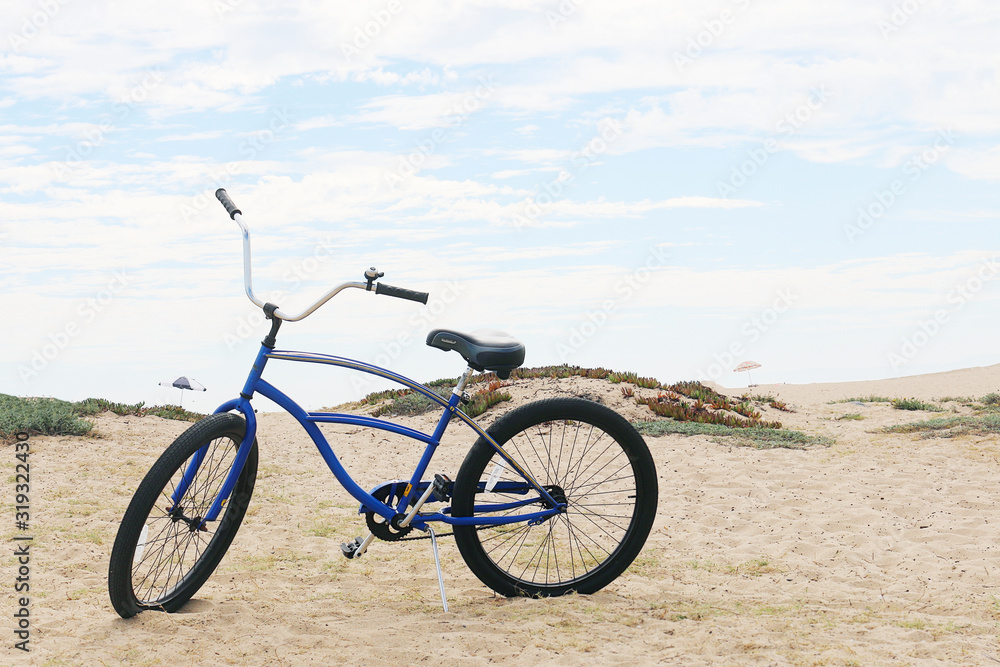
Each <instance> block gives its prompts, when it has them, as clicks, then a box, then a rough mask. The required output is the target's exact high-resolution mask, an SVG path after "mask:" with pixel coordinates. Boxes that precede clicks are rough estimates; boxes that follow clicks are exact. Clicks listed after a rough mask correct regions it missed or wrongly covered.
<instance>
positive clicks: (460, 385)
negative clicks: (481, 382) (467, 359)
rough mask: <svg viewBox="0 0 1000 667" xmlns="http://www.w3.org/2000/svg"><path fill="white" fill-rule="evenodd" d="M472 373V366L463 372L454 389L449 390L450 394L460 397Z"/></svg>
mask: <svg viewBox="0 0 1000 667" xmlns="http://www.w3.org/2000/svg"><path fill="white" fill-rule="evenodd" d="M472 371H473V368H472V366H469V367H468V368H466V369H465V372H464V373H462V375H461V377H459V378H458V384H456V385H455V388H454V389H452V390H451V393H453V394H455V395H456V396H458V397H459V398H461V397H462V392H464V391H465V385H466V384H467V383H468V382H469V378H470V377H472Z"/></svg>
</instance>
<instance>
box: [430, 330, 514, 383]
mask: <svg viewBox="0 0 1000 667" xmlns="http://www.w3.org/2000/svg"><path fill="white" fill-rule="evenodd" d="M427 344H428V345H430V346H431V347H436V348H438V349H439V350H445V351H448V350H455V351H456V352H458V353H459V354H460V355H462V358H463V359H465V360H466V361H467V362H468V363H469V365H470V366H472V367H473V368H474V369H476V370H477V371H479V372H483V371H492V372H494V373H496V374H497V377H499V378H500V379H501V380H506V379H507V378H509V377H510V372H511V371H512V370H514V369H515V368H517V367H519V366H520V365H521V364H523V363H524V343H522V342H521V341H519V340H517V339H516V338H514V337H513V336H511V335H509V334H507V333H505V332H503V331H496V330H494V329H476V330H475V331H473V332H471V333H466V332H464V331H455V330H454V329H435V330H434V331H431V332H430V333H429V334H427Z"/></svg>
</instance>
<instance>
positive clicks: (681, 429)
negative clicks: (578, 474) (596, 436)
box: [632, 420, 833, 449]
mask: <svg viewBox="0 0 1000 667" xmlns="http://www.w3.org/2000/svg"><path fill="white" fill-rule="evenodd" d="M632 425H633V426H635V428H636V429H637V430H638V431H639V432H640V433H645V434H646V435H668V434H676V435H685V436H691V435H710V436H715V437H713V441H715V442H721V443H724V444H725V443H730V444H736V445H740V446H747V447H756V448H758V449H772V448H775V447H783V448H786V449H805V448H806V447H810V446H823V447H826V446H829V445H832V444H833V440H832V439H831V438H827V437H825V436H815V435H807V434H805V433H802V432H801V431H791V430H787V429H775V428H760V427H751V428H731V427H728V426H724V425H722V424H705V423H698V422H678V421H670V420H663V421H639V422H632ZM721 438H725V440H722V439H721Z"/></svg>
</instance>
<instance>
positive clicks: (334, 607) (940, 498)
mask: <svg viewBox="0 0 1000 667" xmlns="http://www.w3.org/2000/svg"><path fill="white" fill-rule="evenodd" d="M997 390H1000V367H989V368H978V369H967V370H962V371H955V372H952V373H943V374H936V375H927V376H921V377H913V378H901V379H898V380H888V381H880V382H866V383H848V384H820V385H799V386H795V385H775V386H763V387H756V388H754V389H753V393H771V394H773V395H777V396H779V397H781V398H783V400H785V401H787V402H788V403H789V404H790V405H792V406H793V407H794V409H795V410H796V412H794V413H784V412H778V411H776V410H770V409H769V410H767V411H766V416H767V418H769V419H780V420H781V421H783V422H784V423H785V425H786V427H788V428H795V429H799V430H802V431H805V432H807V433H811V434H817V435H826V436H830V437H832V438H834V439H835V441H836V442H835V444H834V445H832V446H829V447H822V446H816V447H810V448H808V449H804V450H790V449H769V450H759V449H753V448H747V447H737V446H733V445H732V444H720V443H718V442H713V441H711V439H709V438H708V437H705V436H696V437H682V436H661V437H648V436H647V437H646V441H647V443H648V444H649V447H650V449H651V451H652V452H653V456H654V458H655V460H656V465H657V470H658V474H659V481H660V498H659V511H658V517H657V520H656V523H655V525H654V528H653V532H652V534H651V536H650V538H649V540H648V542H647V545H646V548H645V549H644V551H643V552H642V553H641V554H640V556H639V558H638V560H637V561H636V563H635V564H634V565H633V566H632V568H630V569H629V570H628V571H627V572H626V573H625V574H624V575H623V576H621V577H620V578H619V579H618V580H616V581H615V582H613V583H612V584H611V585H610V586H608V587H607V588H606V589H604V590H603V591H601V592H599V593H597V594H594V595H590V596H577V595H571V596H566V597H562V598H554V599H546V600H527V599H509V600H508V599H504V598H501V597H497V596H495V595H494V594H493V593H492V592H491V591H490V590H489V589H487V588H486V587H485V586H483V585H482V584H481V583H480V582H479V581H478V580H477V579H476V578H475V577H473V576H472V575H471V573H470V572H469V571H468V570H467V568H466V567H465V565H464V563H463V561H462V559H461V557H460V555H459V554H458V551H457V548H456V547H455V545H454V542H453V541H452V540H451V539H450V538H445V539H442V540H441V556H442V562H443V567H444V571H445V583H446V586H447V590H448V598H449V604H450V612H449V613H444V612H443V611H442V610H441V607H440V601H439V598H438V589H437V581H436V575H435V571H434V566H433V561H432V558H431V552H430V548H429V543H428V542H427V541H419V542H407V543H396V544H387V543H376V544H374V545H373V547H372V549H371V550H370V552H369V553H368V554H367V555H366V556H365V557H364V558H363V559H361V560H359V561H348V560H346V559H344V558H343V557H342V556H341V555H340V549H339V544H340V542H341V541H344V540H347V539H350V538H352V537H354V536H355V535H360V534H362V532H363V530H364V525H363V520H362V519H361V517H359V516H358V515H357V514H356V510H357V504H356V503H355V502H354V501H353V499H351V498H350V497H349V496H348V495H347V494H346V493H345V492H344V491H343V490H341V489H340V488H339V486H337V485H336V484H335V482H334V480H333V478H332V476H331V475H330V474H329V472H328V471H326V470H325V468H323V467H322V466H323V464H322V461H321V459H320V458H319V457H318V455H317V453H316V451H315V448H314V447H313V445H312V444H311V442H310V441H309V440H308V438H307V437H306V436H305V433H304V432H303V431H302V430H301V429H300V428H299V427H298V426H297V425H296V424H294V422H292V421H290V419H289V418H288V417H286V416H284V415H276V414H262V415H260V436H259V439H260V449H261V463H260V473H259V476H258V481H257V487H256V490H255V493H254V498H253V500H252V502H251V507H250V510H249V512H248V515H247V518H246V521H245V523H244V525H243V527H242V528H241V530H240V533H239V534H238V535H237V537H236V540H235V542H234V544H233V546H232V548H231V550H230V552H229V553H228V554H227V556H226V558H225V559H224V560H223V563H222V565H221V566H220V568H219V569H218V570H217V572H216V573H215V574H214V575H213V576H212V578H211V579H210V580H209V581H208V583H207V584H206V585H205V586H204V587H203V588H202V589H201V590H200V591H199V593H198V594H197V595H196V596H195V599H193V600H192V601H191V602H190V603H189V604H188V605H187V606H186V607H185V608H184V610H183V611H182V613H178V614H172V615H168V614H163V613H154V612H146V613H143V614H140V615H139V616H137V617H136V618H133V619H130V620H123V619H121V618H119V617H118V616H117V615H116V614H115V612H114V610H113V609H112V607H111V604H110V602H109V600H108V597H107V590H106V577H107V565H108V557H109V553H110V550H111V545H112V543H113V541H114V536H115V532H116V529H117V522H118V520H119V519H120V517H121V515H122V513H123V512H124V509H125V507H126V505H127V504H128V501H129V499H130V498H131V495H132V493H133V491H134V489H135V487H136V486H137V484H138V482H139V480H140V479H141V477H142V475H143V474H145V471H146V470H147V469H148V468H149V466H150V465H151V464H152V462H153V461H154V460H155V458H156V457H157V456H158V454H159V453H160V451H162V449H163V448H164V447H165V446H166V445H167V444H169V442H170V441H171V440H172V439H173V438H174V437H176V435H177V434H179V433H180V432H181V431H183V430H184V429H185V428H186V427H187V424H185V423H182V422H175V421H166V420H162V419H159V418H155V417H144V418H137V417H119V416H115V415H113V414H110V413H105V414H103V415H100V416H98V417H97V418H95V422H96V428H95V432H96V435H95V436H92V437H33V438H32V439H31V440H30V444H31V447H32V449H31V452H32V453H31V455H30V456H31V458H30V461H31V486H32V496H31V513H32V519H31V527H30V529H29V530H28V531H17V530H15V529H13V513H14V509H13V504H12V502H11V500H12V498H13V485H14V479H13V472H14V463H15V461H14V452H13V448H12V447H11V446H9V445H8V446H6V447H4V448H3V451H4V452H5V454H6V459H7V460H6V462H5V464H4V465H6V466H7V470H8V475H6V476H5V479H6V484H7V487H8V488H7V489H5V492H4V499H5V504H4V512H5V514H6V515H7V517H8V519H9V520H7V521H5V522H4V524H5V525H6V526H10V529H7V530H5V531H4V540H5V544H6V545H8V549H5V552H6V554H7V555H6V556H5V557H4V558H3V559H2V562H3V570H2V571H3V572H4V573H6V574H5V575H3V576H5V577H7V579H8V583H5V584H4V586H3V589H4V598H3V599H4V607H3V610H4V616H5V617H6V618H7V619H8V620H7V622H6V623H7V626H8V628H10V630H8V631H6V632H4V633H3V636H5V637H6V640H5V642H4V648H3V653H2V654H0V661H2V662H4V663H6V664H35V665H64V664H104V665H118V664H138V665H189V664H206V663H218V664H236V665H244V664H246V665H288V664H292V665H294V664H329V663H333V662H347V661H350V662H362V661H369V660H372V659H374V660H377V661H378V662H379V663H384V664H404V663H410V662H440V661H442V660H448V659H450V660H453V661H457V662H459V663H460V664H485V663H490V662H498V663H507V662H514V661H517V662H528V663H529V664H530V663H534V662H538V663H546V664H548V663H553V664H579V663H582V662H585V661H587V662H589V661H594V662H600V663H611V664H617V663H628V664H660V663H662V664H682V665H710V664H712V665H714V664H726V665H772V664H779V665H784V664H789V665H825V664H830V665H844V664H856V665H879V664H886V665H889V664H891V665H897V664H913V665H918V664H942V663H945V664H970V665H979V664H997V663H998V662H1000V638H998V632H1000V568H998V559H997V557H998V555H1000V554H998V545H1000V513H998V510H1000V485H998V484H997V483H996V480H997V478H998V477H1000V447H998V442H997V439H996V438H995V437H983V436H965V437H959V438H952V439H924V438H920V437H919V436H914V435H908V434H885V433H880V432H878V431H879V429H880V428H881V427H883V426H886V425H891V424H899V423H907V422H912V421H915V420H918V419H921V418H927V417H929V416H931V415H930V414H928V413H921V412H905V411H901V410H894V409H892V408H891V407H889V406H888V405H887V404H865V405H855V404H850V403H836V404H830V403H828V401H830V400H835V399H842V398H849V397H854V396H867V395H870V394H881V395H888V396H899V397H917V398H922V399H925V400H930V399H940V398H942V397H945V396H983V395H984V394H986V393H988V392H991V391H997ZM642 391H643V390H640V393H641V392H642ZM646 391H648V390H646ZM742 391H743V390H736V391H730V392H729V393H732V394H737V395H738V394H740V393H742ZM513 393H514V394H515V401H514V402H513V403H512V404H502V405H501V406H499V407H498V408H494V411H491V412H489V413H487V414H486V415H484V416H483V418H482V420H483V421H485V422H489V421H490V420H491V419H492V418H493V417H492V416H491V415H493V413H494V412H496V413H497V414H499V412H500V411H502V410H503V409H505V408H508V407H510V406H511V405H513V404H518V403H521V402H524V401H526V400H529V399H531V398H535V397H541V396H547V395H557V394H577V395H588V396H590V397H592V398H599V399H600V400H603V401H605V402H607V403H609V404H612V405H614V406H615V407H616V408H619V409H621V410H622V411H624V412H626V413H627V416H629V417H630V418H632V419H635V418H638V417H640V416H643V415H644V414H645V413H644V412H643V411H644V410H645V408H639V407H638V406H634V405H631V404H629V403H628V402H627V401H626V400H625V399H624V398H623V397H622V396H621V394H620V391H619V388H618V387H615V386H612V385H609V384H607V383H604V382H601V381H596V380H581V379H575V380H536V381H530V382H529V381H521V382H519V383H518V384H517V385H516V386H515V387H514V388H513ZM949 406H950V407H952V408H954V409H955V410H958V411H959V412H961V411H967V409H966V408H962V407H960V406H959V405H958V404H949ZM847 413H860V414H861V415H862V416H863V417H864V419H862V420H838V419H837V417H839V416H842V415H844V414H847ZM403 421H404V423H407V424H410V425H411V426H414V427H417V428H421V429H427V428H429V426H430V424H431V421H432V420H431V418H429V417H416V418H409V419H404V420H403ZM325 430H326V432H327V433H328V436H329V437H330V439H331V440H332V441H333V442H334V448H335V450H337V452H338V454H341V456H342V458H343V460H344V462H345V464H346V465H347V466H348V468H349V469H350V470H351V471H352V472H355V473H356V474H357V476H358V478H359V481H360V482H361V483H362V486H366V487H370V486H372V485H374V484H375V483H376V482H377V481H380V480H382V479H388V478H396V477H400V476H406V474H407V473H408V472H409V470H410V469H412V467H413V465H414V463H415V461H416V457H417V452H414V451H413V449H412V448H411V446H410V443H409V442H408V441H406V440H402V439H400V438H398V437H396V436H393V435H389V434H383V433H376V434H374V435H373V434H371V433H369V432H366V431H361V430H359V429H356V428H347V427H329V428H326V429H325ZM471 442H472V438H471V436H470V433H469V431H467V430H465V429H464V428H463V427H460V426H457V425H456V426H453V427H452V429H451V430H450V432H449V434H448V436H447V437H446V440H445V442H444V443H443V444H442V447H441V448H440V451H439V457H438V458H437V459H436V463H435V465H434V467H435V469H436V470H438V471H443V472H446V473H449V474H451V475H452V476H454V473H455V472H456V471H457V468H458V465H459V464H460V462H461V460H462V458H463V457H464V456H465V453H466V451H467V449H468V446H469V445H470V444H471ZM25 534H30V535H31V536H33V538H34V540H33V541H32V543H31V574H30V577H31V582H30V583H31V591H30V596H31V606H30V613H31V616H30V618H31V636H30V647H31V652H30V653H26V654H25V653H23V652H21V651H17V650H15V649H14V648H13V644H14V642H15V641H16V639H15V638H14V636H13V633H12V630H13V628H14V620H13V618H12V614H13V611H14V610H15V609H16V605H15V598H14V595H13V584H14V581H13V580H14V577H15V574H14V572H15V570H16V567H15V563H14V557H13V556H12V555H11V552H12V551H13V547H12V546H11V545H14V544H15V542H14V540H13V538H14V536H15V535H25Z"/></svg>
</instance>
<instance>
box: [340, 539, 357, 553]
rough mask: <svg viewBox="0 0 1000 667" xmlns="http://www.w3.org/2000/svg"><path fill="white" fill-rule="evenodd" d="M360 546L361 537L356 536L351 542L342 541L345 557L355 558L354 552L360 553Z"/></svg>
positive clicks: (341, 549)
mask: <svg viewBox="0 0 1000 667" xmlns="http://www.w3.org/2000/svg"><path fill="white" fill-rule="evenodd" d="M359 548H361V538H360V537H355V538H354V539H353V540H351V541H350V542H341V543H340V552H341V553H342V554H344V558H354V554H356V553H358V549H359Z"/></svg>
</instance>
